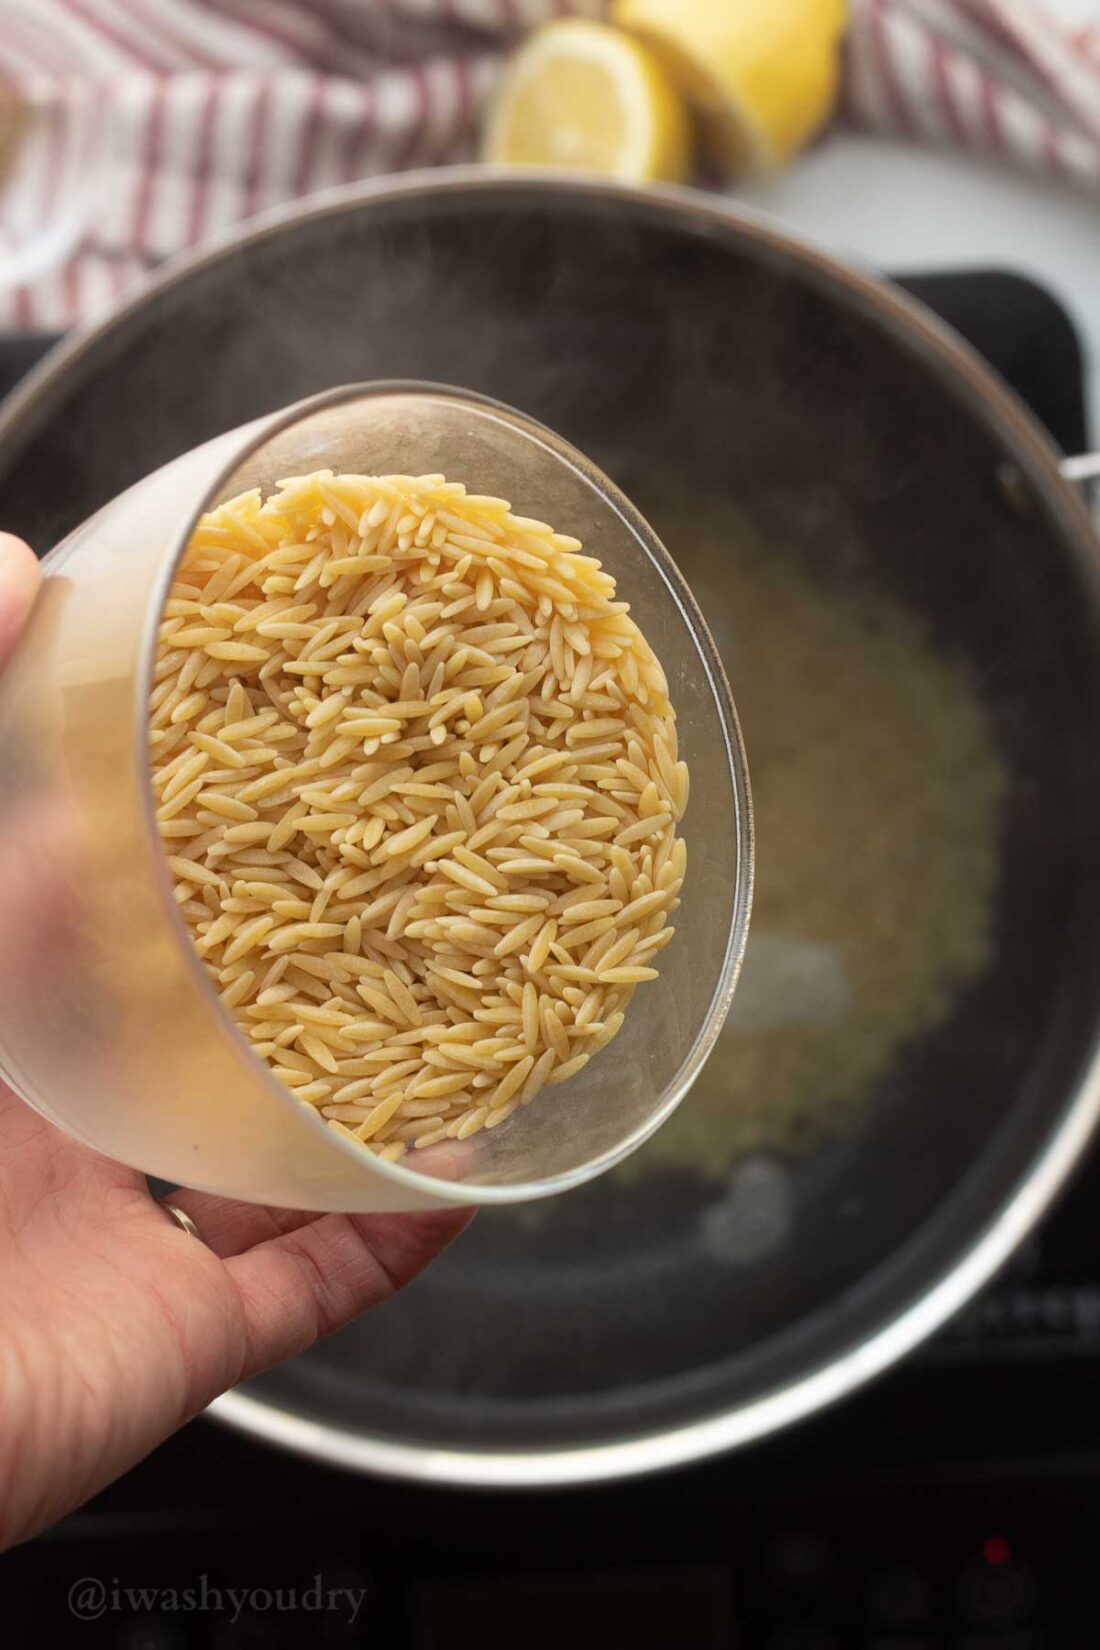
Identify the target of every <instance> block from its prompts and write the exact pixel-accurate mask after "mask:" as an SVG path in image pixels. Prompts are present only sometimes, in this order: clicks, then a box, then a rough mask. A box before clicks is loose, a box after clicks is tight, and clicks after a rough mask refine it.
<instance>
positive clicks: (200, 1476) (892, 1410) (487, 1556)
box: [0, 272, 1100, 1650]
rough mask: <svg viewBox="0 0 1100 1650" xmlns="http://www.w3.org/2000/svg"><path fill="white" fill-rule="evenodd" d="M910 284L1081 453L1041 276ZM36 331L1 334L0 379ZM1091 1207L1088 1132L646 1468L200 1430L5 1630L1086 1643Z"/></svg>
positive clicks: (8, 1580) (167, 1449)
mask: <svg viewBox="0 0 1100 1650" xmlns="http://www.w3.org/2000/svg"><path fill="white" fill-rule="evenodd" d="M905 284H906V285H908V286H909V287H910V288H911V290H913V291H914V292H916V293H917V295H918V296H920V297H922V298H923V299H924V300H925V302H927V303H929V304H930V305H931V306H932V307H933V308H935V309H937V310H938V311H939V312H940V313H941V314H942V315H943V316H944V317H945V318H946V319H948V320H950V321H951V322H952V324H953V325H954V326H956V327H957V328H958V330H959V331H961V332H962V333H963V334H964V335H965V336H967V337H968V338H969V339H970V340H971V342H972V343H974V344H975V346H976V347H977V348H978V349H980V350H981V351H982V352H983V353H984V354H985V355H986V356H987V357H988V358H989V359H990V360H992V361H993V363H994V364H995V365H996V366H997V367H998V368H999V370H1000V371H1001V372H1002V374H1003V375H1004V376H1005V377H1006V378H1007V379H1008V380H1009V382H1010V383H1012V384H1013V385H1014V387H1015V388H1016V389H1017V390H1018V391H1019V393H1020V394H1021V395H1022V396H1023V397H1024V398H1025V400H1027V401H1028V402H1029V403H1030V404H1031V406H1032V407H1033V409H1034V410H1035V412H1036V413H1037V414H1038V416H1039V417H1040V418H1041V419H1042V420H1043V421H1044V422H1045V423H1046V424H1047V426H1048V427H1049V428H1050V430H1051V431H1052V433H1053V434H1054V436H1055V437H1056V439H1057V440H1058V441H1059V442H1060V444H1061V445H1062V447H1063V448H1064V449H1066V450H1067V451H1075V450H1083V449H1084V447H1085V446H1086V429H1085V417H1084V410H1083V394H1082V373H1081V357H1080V351H1079V347H1078V343H1077V339H1076V336H1075V334H1074V331H1073V328H1072V326H1071V325H1070V323H1069V321H1068V320H1067V318H1066V316H1065V315H1064V313H1063V312H1062V311H1061V310H1060V309H1059V307H1058V306H1057V304H1056V303H1055V302H1054V301H1053V300H1052V299H1051V298H1050V297H1049V295H1047V294H1046V293H1045V292H1043V291H1042V290H1040V289H1039V288H1038V287H1035V286H1034V285H1032V284H1031V283H1030V282H1027V281H1024V280H1021V279H1019V278H1018V277H1014V276H1011V275H1006V274H1001V273H993V272H985V273H981V274H970V275H943V276H924V277H921V278H920V279H919V280H918V279H913V280H910V281H906V282H905ZM46 342H48V341H44V340H19V341H16V340H8V341H7V342H5V341H3V340H0V394H3V393H5V392H6V390H7V389H8V388H10V387H11V385H12V384H13V383H14V382H15V381H16V379H17V378H18V377H19V376H21V374H22V373H23V372H24V371H26V370H27V369H28V367H29V366H30V365H31V364H32V362H33V359H34V358H35V356H36V355H37V354H38V353H39V352H40V350H41V349H42V348H44V347H45V343H46ZM0 514H2V507H0ZM1098 1211H1100V1154H1097V1155H1094V1157H1093V1158H1092V1159H1091V1161H1090V1162H1089V1163H1087V1164H1086V1165H1085V1166H1084V1168H1083V1169H1082V1171H1081V1173H1080V1174H1079V1176H1078V1178H1077V1182H1076V1185H1075V1186H1074V1188H1073V1189H1072V1190H1071V1192H1070V1193H1069V1194H1068V1195H1067V1196H1066V1197H1065V1199H1064V1200H1063V1203H1062V1205H1061V1207H1060V1208H1059V1209H1058V1210H1057V1211H1056V1212H1055V1214H1054V1215H1053V1216H1052V1217H1051V1218H1050V1219H1049V1220H1048V1221H1047V1222H1046V1224H1045V1226H1044V1227H1043V1229H1042V1231H1041V1232H1040V1233H1039V1234H1038V1235H1037V1236H1036V1237H1035V1238H1034V1239H1032V1241H1031V1242H1030V1243H1029V1244H1028V1245H1027V1246H1026V1247H1025V1249H1024V1251H1023V1252H1022V1253H1021V1254H1020V1255H1019V1256H1018V1257H1017V1259H1016V1261H1015V1262H1014V1263H1013V1265H1012V1266H1011V1267H1010V1268H1009V1270H1008V1272H1007V1273H1006V1274H1005V1275H1004V1277H1003V1278H1002V1279H1001V1281H1000V1282H999V1283H997V1284H996V1285H995V1286H994V1287H993V1288H992V1289H991V1290H990V1291H988V1292H987V1294H986V1295H985V1296H984V1297H983V1298H982V1299H981V1300H980V1301H978V1302H977V1303H976V1305H975V1306H973V1307H972V1308H971V1309H970V1310H968V1311H967V1312H966V1313H965V1314H964V1315H963V1317H962V1318H961V1319H960V1320H958V1321H957V1323H956V1324H954V1325H953V1326H952V1327H951V1328H949V1329H948V1330H947V1331H946V1332H945V1333H943V1334H941V1335H940V1336H939V1337H938V1339H937V1340H936V1341H935V1342H934V1343H933V1344H932V1345H931V1346H929V1347H927V1348H926V1349H925V1350H924V1351H923V1352H922V1353H920V1354H919V1355H918V1356H916V1357H914V1358H912V1359H911V1360H910V1361H909V1362H908V1363H907V1364H906V1365H905V1366H904V1367H903V1368H902V1369H900V1370H898V1371H897V1372H895V1373H894V1374H893V1375H891V1376H890V1377H888V1378H886V1379H884V1380H882V1381H880V1382H879V1383H878V1384H877V1385H876V1386H875V1387H874V1388H873V1389H872V1390H870V1391H868V1392H865V1393H863V1394H861V1395H860V1396H858V1397H857V1398H855V1399H853V1400H851V1401H850V1402H848V1403H847V1404H845V1405H843V1406H842V1407H841V1408H839V1409H837V1410H834V1411H832V1412H830V1413H829V1414H827V1415H825V1416H822V1417H820V1418H818V1419H817V1420H815V1421H812V1422H809V1423H806V1424H804V1425H802V1426H800V1427H798V1428H797V1429H795V1430H793V1431H792V1432H790V1433H787V1434H785V1435H783V1436H781V1437H779V1438H776V1439H773V1440H770V1441H768V1442H766V1443H764V1444H761V1445H758V1446H756V1447H755V1448H753V1449H750V1450H747V1451H745V1452H742V1453H741V1454H738V1455H735V1456H732V1457H729V1458H727V1459H725V1460H722V1461H718V1462H714V1463H711V1464H709V1465H707V1466H704V1467H699V1468H693V1469H690V1470H685V1471H681V1472H678V1473H674V1474H669V1475H666V1476H664V1477H661V1478H658V1479H654V1480H650V1481H645V1482H642V1483H639V1484H631V1485H626V1486H618V1487H614V1486H613V1487H609V1488H607V1489H603V1490H595V1491H585V1492H554V1493H540V1494H533V1493H530V1492H528V1493H525V1494H523V1495H504V1494H473V1493H469V1492H461V1493H460V1492H444V1491H438V1490H433V1491H429V1490H422V1489H416V1488H412V1487H409V1486H403V1485H396V1484H388V1483H384V1482H381V1481H372V1480H368V1479H362V1478H356V1477H351V1476H346V1475H343V1474H340V1473H338V1472H334V1471H332V1470H331V1469H327V1468H322V1467H319V1466H315V1465H313V1464H311V1463H308V1462H304V1461H299V1460H297V1459H294V1458H291V1457H288V1456H284V1455H280V1454H277V1453H275V1452H273V1451H271V1450H269V1449H266V1448H264V1447H261V1446H259V1445H254V1444H251V1443H249V1442H246V1441H245V1440H242V1439H240V1438H237V1437H235V1436H233V1435H231V1434H229V1433H227V1432H224V1431H222V1430H221V1429H219V1428H217V1427H215V1426H214V1425H212V1424H211V1423H208V1422H204V1421H199V1422H195V1423H193V1424H192V1425H191V1426H190V1427H188V1428H186V1429H185V1430H184V1432H183V1433H181V1434H180V1435H178V1436H177V1437H176V1438H174V1439H172V1440H170V1441H169V1442H168V1443H167V1444H165V1445H164V1446H163V1447H162V1448H161V1449H159V1450H158V1451H156V1452H155V1453H154V1454H153V1455H152V1456H151V1457H150V1458H149V1459H148V1460H147V1461H145V1462H144V1463H143V1464H142V1465H141V1466H139V1467H138V1468H136V1469H135V1470H134V1471H133V1472H132V1473H130V1474H129V1475H128V1476H127V1477H126V1478H125V1479H124V1480H122V1481H121V1482H120V1483H119V1484H117V1485H115V1486H113V1487H112V1488H111V1489H110V1490H108V1491H107V1492H105V1493H104V1494H103V1495H101V1496H100V1497H98V1498H97V1500H96V1501H95V1502H93V1503H92V1504H91V1505H90V1506H89V1507H87V1508H86V1509H85V1510H84V1511H83V1512H82V1513H80V1514H79V1515H77V1516H75V1517H73V1518H71V1519H69V1520H67V1521H66V1522H65V1523H64V1524H62V1525H61V1526H60V1527H59V1528H58V1529H57V1530H55V1531H53V1532H51V1533H50V1534H49V1535H47V1536H45V1537H43V1538H41V1539H40V1540H38V1541H36V1542H34V1543H32V1544H30V1545H29V1546H27V1547H25V1548H22V1549H20V1550H19V1551H18V1552H17V1553H16V1554H13V1555H11V1556H9V1557H8V1558H6V1559H5V1560H3V1561H2V1562H0V1588H2V1594H0V1597H2V1601H3V1614H2V1615H0V1621H7V1622H10V1623H12V1624H13V1631H14V1635H15V1636H14V1637H13V1638H12V1641H11V1642H12V1643H13V1644H21V1643H23V1642H26V1643H31V1642H34V1643H39V1642H46V1641H47V1640H49V1641H50V1642H54V1641H56V1642H59V1643H62V1644H66V1645H67V1644H70V1643H72V1644H79V1645H87V1646H89V1647H92V1646H98V1645H112V1646H119V1647H125V1650H158V1647H161V1646H164V1647H165V1650H174V1647H176V1646H180V1647H182V1646H185V1645H210V1646H230V1645H232V1646H237V1645H240V1646H243V1647H245V1650H248V1647H251V1646H255V1647H256V1650H260V1647H267V1646H272V1647H275V1646H281V1645H298V1644H309V1645H315V1644H327V1643H360V1644H370V1645H374V1646H378V1647H385V1650H403V1647H405V1646H409V1647H410V1650H435V1647H437V1646H439V1647H443V1646H446V1647H447V1650H455V1647H456V1646H457V1647H461V1646H464V1645H465V1644H467V1643H474V1642H475V1641H476V1643H477V1644H478V1646H479V1650H496V1647H497V1646H505V1645H507V1646H508V1647H509V1650H513V1647H522V1650H542V1647H543V1646H550V1645H553V1646H554V1647H555V1650H558V1647H559V1646H560V1645H561V1643H562V1641H563V1639H565V1638H566V1637H567V1636H568V1637H569V1638H571V1639H572V1640H573V1641H574V1642H575V1643H577V1644H578V1645H580V1646H587V1645H589V1644H596V1643H599V1644H600V1645H602V1646H607V1650H618V1647H619V1646H620V1645H621V1646H623V1647H624V1650H625V1647H629V1650H648V1647H650V1646H654V1647H656V1646H660V1647H661V1650H696V1647H698V1650H709V1647H710V1646H717V1645H734V1646H751V1647H753V1650H755V1647H756V1646H758V1645H759V1646H761V1647H763V1650H860V1647H864V1646H866V1647H867V1650H933V1647H937V1650H1056V1647H1057V1650H1061V1647H1062V1646H1077V1645H1082V1646H1084V1645H1090V1646H1091V1645H1093V1644H1095V1643H1098V1642H1100V1628H1093V1627H1091V1626H1082V1625H1081V1624H1082V1623H1087V1622H1089V1621H1090V1620H1091V1618H1092V1617H1093V1615H1094V1613H1095V1610H1094V1606H1093V1603H1092V1599H1093V1590H1094V1582H1093V1573H1092V1565H1093V1553H1094V1550H1095V1537H1096V1535H1097V1533H1098V1532H1100V1419H1097V1416H1098V1414H1100V1212H1098ZM384 1332H385V1325H384V1317H383V1316H380V1318H379V1333H384ZM0 1424H2V1418H0ZM318 1575H319V1576H320V1578H321V1580H320V1582H319V1583H314V1584H313V1587H314V1591H313V1592H312V1593H310V1592H309V1591H308V1588H309V1586H310V1584H311V1578H313V1577H315V1576H318ZM82 1578H90V1579H91V1580H92V1581H93V1582H98V1583H100V1584H101V1590H100V1592H99V1593H97V1592H96V1589H95V1587H94V1586H93V1588H92V1589H91V1591H88V1590H84V1591H81V1587H80V1586H79V1585H77V1584H79V1583H81V1582H82ZM204 1578H205V1580H204ZM348 1586H351V1587H355V1588H365V1589H366V1596H365V1598H364V1599H363V1601H362V1603H361V1604H360V1606H359V1608H358V1610H357V1612H356V1613H355V1619H354V1621H353V1620H352V1619H351V1617H352V1606H351V1605H350V1604H349V1603H348V1602H347V1600H346V1599H345V1598H344V1597H343V1596H342V1595H341V1596H339V1597H332V1596H329V1595H330V1594H331V1593H332V1590H334V1589H341V1588H344V1587H348ZM187 1589H191V1591H190V1593H188V1592H187V1591H186V1590H187ZM229 1589H233V1590H234V1591H233V1593H232V1594H230V1592H229ZM278 1589H284V1592H283V1594H282V1597H281V1598H280V1597H279V1596H277V1590H278ZM285 1589H296V1590H297V1591H296V1592H295V1593H294V1595H293V1596H292V1595H291V1594H290V1593H288V1592H286V1591H285ZM243 1593H248V1594H249V1596H248V1598H247V1600H246V1599H243V1598H242V1596H241V1595H242V1594H243ZM82 1600H83V1601H85V1602H84V1603H82ZM97 1600H98V1605H97ZM291 1605H294V1606H295V1607H294V1608H290V1607H289V1606H291ZM99 1606H102V1608H101V1609H100V1608H99ZM322 1606H324V1607H322ZM82 1610H83V1613H84V1615H85V1616H87V1617H89V1618H94V1619H81V1611H82ZM97 1610H98V1613H97ZM17 1623H26V1633H25V1637H24V1636H21V1635H20V1631H19V1627H18V1626H16V1625H15V1624H17Z"/></svg>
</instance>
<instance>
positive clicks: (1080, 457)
mask: <svg viewBox="0 0 1100 1650" xmlns="http://www.w3.org/2000/svg"><path fill="white" fill-rule="evenodd" d="M1058 468H1059V469H1060V470H1061V472H1062V477H1063V479H1064V480H1065V481H1074V482H1076V483H1077V484H1078V485H1079V486H1083V487H1085V486H1088V484H1089V482H1090V481H1100V453H1078V454H1076V455H1075V456H1074V457H1073V458H1063V459H1062V461H1061V463H1060V464H1059V466H1058Z"/></svg>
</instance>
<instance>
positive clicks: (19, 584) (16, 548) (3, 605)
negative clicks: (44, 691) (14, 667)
mask: <svg viewBox="0 0 1100 1650" xmlns="http://www.w3.org/2000/svg"><path fill="white" fill-rule="evenodd" d="M41 583H42V574H41V572H40V571H39V567H38V562H37V561H36V560H35V555H34V551H33V550H32V549H31V547H30V545H28V544H24V543H23V540H22V539H17V538H13V537H12V535H11V534H10V533H0V670H3V668H4V666H5V665H6V664H7V662H8V660H9V659H10V658H11V655H12V651H13V649H14V647H15V644H16V642H17V641H18V640H19V636H20V633H21V632H22V629H23V626H24V625H25V624H26V622H27V617H28V615H29V613H30V610H31V608H32V607H33V606H34V599H35V597H36V596H37V595H38V589H39V586H40V585H41Z"/></svg>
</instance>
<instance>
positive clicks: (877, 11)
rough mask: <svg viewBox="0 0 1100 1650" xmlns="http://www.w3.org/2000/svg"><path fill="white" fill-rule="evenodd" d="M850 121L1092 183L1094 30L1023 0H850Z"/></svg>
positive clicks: (1097, 168)
mask: <svg viewBox="0 0 1100 1650" xmlns="http://www.w3.org/2000/svg"><path fill="white" fill-rule="evenodd" d="M851 3H852V25H851V30H850V35H849V41H848V56H847V84H846V88H845V99H844V105H843V107H844V112H845V115H846V116H847V118H848V120H849V123H850V124H852V125H856V126H862V127H866V128H869V129H872V130H878V131H888V132H896V133H899V134H901V135H904V136H906V137H915V138H919V139H921V140H922V141H924V142H931V143H938V144H943V145H947V146H951V147H955V148H961V149H965V150H969V151H971V152H973V153H975V154H982V155H988V156H991V157H993V158H995V159H998V160H1002V161H1007V162H1010V163H1012V164H1014V165H1017V166H1021V167H1025V168H1027V169H1028V170H1030V171H1033V172H1039V173H1045V174H1047V175H1054V176H1055V177H1060V178H1063V179H1066V180H1069V181H1073V182H1076V183H1084V184H1089V185H1093V186H1095V185H1096V184H1098V183H1100V49H1098V47H1097V40H1098V38H1100V36H1097V35H1096V34H1094V33H1092V32H1091V31H1090V32H1088V33H1086V34H1084V35H1081V34H1078V35H1074V34H1073V33H1072V32H1070V31H1068V30H1066V29H1064V28H1062V27H1061V25H1059V24H1058V23H1056V22H1055V21H1054V20H1053V19H1052V18H1051V17H1050V16H1049V15H1047V14H1046V13H1045V12H1043V11H1041V10H1039V9H1038V8H1037V7H1036V6H1035V5H1034V4H1033V0H851Z"/></svg>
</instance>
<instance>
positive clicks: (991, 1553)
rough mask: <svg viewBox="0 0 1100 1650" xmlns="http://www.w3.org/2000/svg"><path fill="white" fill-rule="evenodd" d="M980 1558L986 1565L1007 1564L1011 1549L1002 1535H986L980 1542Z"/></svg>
mask: <svg viewBox="0 0 1100 1650" xmlns="http://www.w3.org/2000/svg"><path fill="white" fill-rule="evenodd" d="M982 1557H983V1558H984V1559H985V1561H986V1563H987V1564H1007V1563H1008V1561H1009V1560H1010V1559H1011V1557H1012V1548H1011V1547H1010V1546H1009V1544H1008V1542H1007V1541H1006V1540H1005V1538H1004V1536H1003V1535H988V1536H986V1538H985V1540H984V1541H983V1542H982Z"/></svg>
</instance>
